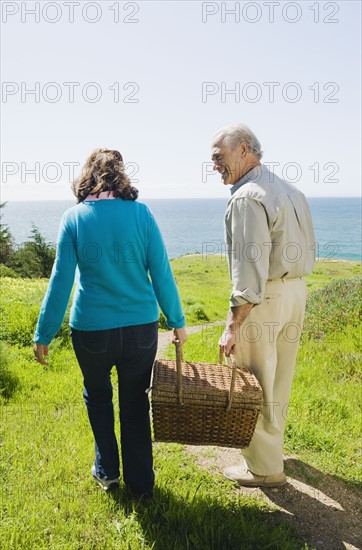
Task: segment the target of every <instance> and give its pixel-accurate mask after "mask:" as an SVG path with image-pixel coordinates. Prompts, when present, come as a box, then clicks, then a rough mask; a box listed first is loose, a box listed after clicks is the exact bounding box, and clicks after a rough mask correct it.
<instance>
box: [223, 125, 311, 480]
mask: <svg viewBox="0 0 362 550" xmlns="http://www.w3.org/2000/svg"><path fill="white" fill-rule="evenodd" d="M261 156H262V151H261V149H260V143H259V141H258V140H257V138H256V137H255V135H254V134H253V132H251V130H250V129H249V128H248V127H246V126H244V125H241V124H239V125H235V126H228V127H225V128H223V129H221V130H220V131H219V132H218V133H217V134H216V135H215V137H214V140H213V143H212V160H213V162H214V170H217V171H218V172H219V173H220V174H221V177H222V180H223V182H224V184H225V185H231V186H232V187H231V199H230V201H229V203H228V206H227V209H226V213H225V241H226V250H227V258H228V266H229V273H230V277H231V280H232V294H231V297H230V310H229V313H228V317H227V321H226V327H225V331H224V333H223V335H222V337H221V338H220V340H219V346H220V348H221V349H222V350H223V351H224V353H225V355H226V356H229V355H230V353H233V354H235V360H236V363H237V365H238V366H246V367H248V368H250V369H251V370H252V371H253V373H254V374H255V376H256V377H257V379H258V380H259V382H260V384H261V386H262V388H263V394H264V405H263V410H262V414H261V416H260V417H259V420H258V422H257V426H256V429H255V433H254V435H253V438H252V441H251V443H250V446H249V447H248V448H247V449H243V450H242V455H243V457H244V460H245V463H244V464H243V465H242V466H233V467H229V468H226V469H225V470H224V475H225V476H226V477H227V478H228V479H231V480H233V481H236V482H238V483H239V484H240V485H244V486H250V487H277V486H280V485H283V484H284V483H286V477H285V474H284V465H283V453H282V444H283V433H284V426H285V418H286V412H287V406H288V400H289V394H290V389H291V384H292V378H293V371H294V366H295V361H296V357H297V352H298V346H299V340H300V333H301V329H302V325H303V319H304V311H305V302H306V286H305V282H304V280H303V279H302V277H303V276H304V275H307V274H309V273H311V271H312V269H313V265H314V261H315V239H314V232H313V226H312V220H311V216H310V212H309V208H308V204H307V202H306V200H305V197H304V195H303V194H302V193H301V192H300V191H298V190H297V189H296V188H295V187H293V186H292V185H290V184H288V183H287V182H285V181H283V180H282V179H280V178H279V177H278V176H276V175H275V174H273V173H272V172H270V171H269V170H268V168H267V167H266V166H264V165H262V164H261V163H260V159H261Z"/></svg>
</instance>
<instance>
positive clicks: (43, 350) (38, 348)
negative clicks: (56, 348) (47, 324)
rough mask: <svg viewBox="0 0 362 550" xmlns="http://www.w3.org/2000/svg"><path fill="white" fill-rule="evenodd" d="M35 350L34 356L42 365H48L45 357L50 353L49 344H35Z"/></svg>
mask: <svg viewBox="0 0 362 550" xmlns="http://www.w3.org/2000/svg"><path fill="white" fill-rule="evenodd" d="M33 351H34V358H35V360H36V361H38V363H40V364H41V365H47V364H48V363H47V362H46V361H45V359H44V357H46V356H47V355H48V346H46V345H45V344H34V347H33Z"/></svg>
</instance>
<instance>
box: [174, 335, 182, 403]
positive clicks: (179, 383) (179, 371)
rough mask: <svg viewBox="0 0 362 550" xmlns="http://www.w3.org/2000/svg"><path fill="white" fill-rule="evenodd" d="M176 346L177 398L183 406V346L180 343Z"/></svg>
mask: <svg viewBox="0 0 362 550" xmlns="http://www.w3.org/2000/svg"><path fill="white" fill-rule="evenodd" d="M175 346H176V370H177V397H178V402H179V405H183V402H182V359H183V357H182V346H181V344H180V342H176V343H175Z"/></svg>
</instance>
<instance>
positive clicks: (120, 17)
mask: <svg viewBox="0 0 362 550" xmlns="http://www.w3.org/2000/svg"><path fill="white" fill-rule="evenodd" d="M1 9H2V13H1V21H2V29H1V30H2V39H1V41H2V44H1V45H2V48H1V49H2V54H1V55H2V59H1V67H2V69H1V78H2V99H1V115H2V116H1V137H2V146H1V172H2V186H1V201H2V202H3V201H14V200H45V199H46V200H49V199H57V200H58V199H72V198H73V195H72V192H71V190H70V186H71V182H72V180H73V178H74V177H76V176H77V175H78V174H79V173H80V171H81V167H82V165H83V163H84V161H85V159H86V158H87V156H88V155H89V154H90V152H91V151H92V150H93V149H95V148H97V147H107V148H112V149H118V150H119V151H121V153H122V156H123V158H124V161H125V163H126V169H127V173H128V174H129V176H130V177H131V180H132V182H133V185H135V186H136V187H137V188H138V189H139V191H140V199H141V198H142V199H145V198H181V197H182V198H193V197H195V198H202V197H208V198H219V197H226V196H228V194H229V190H228V189H226V188H225V187H224V186H223V184H222V182H221V178H220V175H219V174H218V173H213V172H212V163H211V159H210V146H211V141H212V137H213V135H214V134H215V133H216V132H217V130H218V129H219V128H221V127H223V126H225V125H228V124H233V123H238V122H242V123H245V124H247V125H248V126H249V127H250V128H251V129H252V130H253V131H254V133H255V134H256V136H257V137H258V139H259V141H260V142H261V145H262V149H263V151H264V155H263V159H262V162H264V163H265V164H267V165H268V166H269V167H270V168H271V169H272V170H274V171H275V173H276V174H278V175H279V176H281V177H284V179H286V180H287V181H289V182H291V183H293V184H294V185H296V186H297V187H298V188H299V189H301V190H302V191H303V192H304V193H305V194H306V195H307V196H310V197H313V196H331V197H338V196H359V195H360V192H361V171H360V169H361V162H360V160H361V153H360V151H361V122H360V121H361V106H360V97H361V48H360V31H361V24H360V21H361V3H360V2H359V1H339V2H324V1H319V2H316V1H314V2H309V1H299V2H289V1H267V0H265V1H264V0H263V1H261V2H245V1H243V2H199V1H158V2H155V1H152V0H151V1H137V2H117V1H114V0H112V1H111V2H108V1H98V2H88V1H82V0H79V1H64V2H63V1H55V2H50V1H49V2H48V1H46V2H44V1H42V2H30V1H29V2H6V1H3V2H1Z"/></svg>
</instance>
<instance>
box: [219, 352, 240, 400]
mask: <svg viewBox="0 0 362 550" xmlns="http://www.w3.org/2000/svg"><path fill="white" fill-rule="evenodd" d="M225 358H226V362H227V366H228V367H230V368H231V381H230V388H229V395H228V404H227V407H226V410H227V411H230V409H231V405H232V401H233V396H234V390H235V381H236V371H237V366H236V362H235V359H234V355H233V354H230V355H229V357H226V355H225ZM223 360H224V353H223V351H222V349H221V348H219V365H222V364H223Z"/></svg>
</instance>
